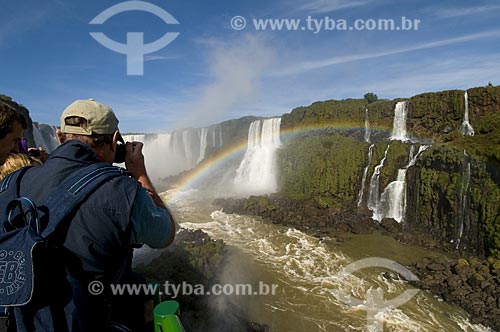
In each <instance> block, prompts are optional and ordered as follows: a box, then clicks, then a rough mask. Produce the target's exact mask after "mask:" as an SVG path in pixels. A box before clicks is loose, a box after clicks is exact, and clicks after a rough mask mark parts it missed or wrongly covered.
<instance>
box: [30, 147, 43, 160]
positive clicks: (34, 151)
mask: <svg viewBox="0 0 500 332" xmlns="http://www.w3.org/2000/svg"><path fill="white" fill-rule="evenodd" d="M28 155H29V156H30V157H34V158H40V156H41V153H40V150H38V149H30V150H29V151H28Z"/></svg>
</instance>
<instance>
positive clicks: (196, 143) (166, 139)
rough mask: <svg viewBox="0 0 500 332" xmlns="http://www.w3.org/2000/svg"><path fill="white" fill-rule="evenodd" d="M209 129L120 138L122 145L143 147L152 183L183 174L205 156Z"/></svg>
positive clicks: (191, 129)
mask: <svg viewBox="0 0 500 332" xmlns="http://www.w3.org/2000/svg"><path fill="white" fill-rule="evenodd" d="M209 130H212V127H211V128H198V129H193V128H188V129H183V130H176V131H174V132H172V133H169V134H142V135H123V137H124V139H125V140H126V141H140V142H143V143H144V147H143V154H144V156H145V160H146V166H147V168H148V172H149V173H150V174H149V175H150V177H151V178H152V179H153V180H158V179H160V178H165V177H167V176H172V175H176V174H179V173H180V172H183V171H187V170H189V169H192V168H193V167H195V166H196V164H198V163H199V162H200V161H202V160H203V159H204V158H205V156H206V150H207V145H208V132H209Z"/></svg>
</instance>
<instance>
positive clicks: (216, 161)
mask: <svg viewBox="0 0 500 332" xmlns="http://www.w3.org/2000/svg"><path fill="white" fill-rule="evenodd" d="M321 129H341V130H350V129H361V130H364V129H365V127H364V124H363V125H360V123H359V122H356V123H354V122H342V123H339V122H322V123H311V124H304V125H299V126H295V127H292V128H286V129H281V131H280V136H281V138H282V139H288V138H291V137H293V136H295V135H299V134H304V133H308V132H311V131H316V130H321ZM390 129H391V128H389V127H387V126H378V127H371V130H377V131H384V132H387V131H389V130H390ZM247 145H248V141H247V140H245V141H242V142H237V143H235V144H233V145H231V146H230V147H228V148H226V149H224V150H222V151H219V152H218V153H217V154H215V155H214V156H212V157H210V158H209V159H207V160H204V161H203V162H201V163H200V164H199V165H198V166H196V167H195V168H194V169H192V170H190V171H188V172H187V173H186V175H184V176H183V177H182V178H181V179H180V181H179V182H178V183H177V184H176V185H175V186H174V189H173V191H171V192H170V193H169V195H168V199H167V201H171V200H172V199H174V198H175V196H176V194H178V193H180V192H182V191H183V190H186V189H188V188H193V187H195V186H196V184H198V183H199V182H200V181H201V180H203V179H205V178H206V177H207V176H208V175H209V174H210V173H212V171H213V170H215V169H217V167H218V166H220V165H221V164H223V163H224V162H225V161H226V160H228V159H229V158H231V157H232V156H234V155H235V154H237V153H242V152H243V151H245V150H246V148H247Z"/></svg>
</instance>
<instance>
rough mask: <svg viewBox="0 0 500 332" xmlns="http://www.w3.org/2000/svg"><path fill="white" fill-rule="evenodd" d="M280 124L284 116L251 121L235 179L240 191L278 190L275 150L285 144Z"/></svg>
mask: <svg viewBox="0 0 500 332" xmlns="http://www.w3.org/2000/svg"><path fill="white" fill-rule="evenodd" d="M280 126H281V118H272V119H266V120H257V121H254V122H252V123H251V124H250V128H249V130H248V147H247V151H246V153H245V157H244V158H243V161H242V162H241V164H240V166H239V167H238V169H237V170H236V178H235V179H234V184H235V187H236V191H237V192H241V193H259V194H262V193H270V192H275V191H276V190H277V184H276V173H277V165H276V160H275V151H276V149H277V148H279V147H280V145H281V141H280Z"/></svg>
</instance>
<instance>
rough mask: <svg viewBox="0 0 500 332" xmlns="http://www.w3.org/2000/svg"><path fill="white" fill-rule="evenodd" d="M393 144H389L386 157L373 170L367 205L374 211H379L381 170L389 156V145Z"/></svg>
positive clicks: (385, 153)
mask: <svg viewBox="0 0 500 332" xmlns="http://www.w3.org/2000/svg"><path fill="white" fill-rule="evenodd" d="M390 146H391V145H390V144H387V149H385V152H384V157H383V158H382V160H381V161H380V164H378V165H377V166H375V170H374V171H373V175H372V178H371V179H370V193H369V195H368V202H367V206H368V208H369V209H370V210H372V211H377V209H378V206H379V204H380V202H379V201H380V171H381V170H382V167H383V166H384V162H385V159H386V158H387V152H388V151H389V147H390Z"/></svg>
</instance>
